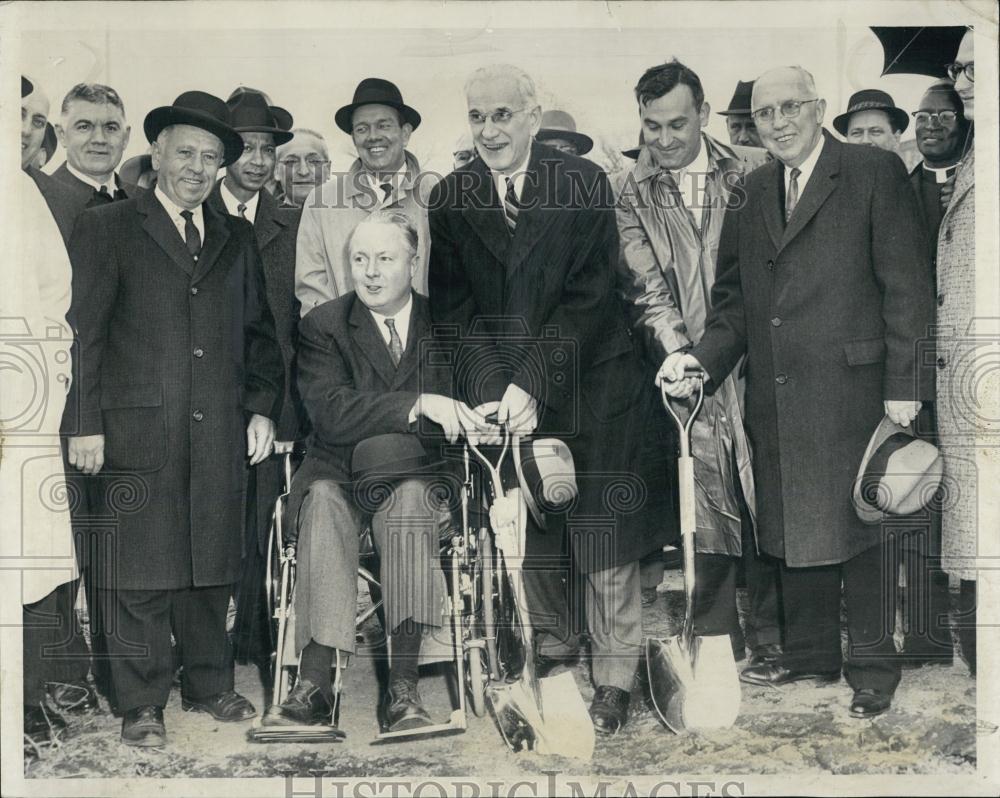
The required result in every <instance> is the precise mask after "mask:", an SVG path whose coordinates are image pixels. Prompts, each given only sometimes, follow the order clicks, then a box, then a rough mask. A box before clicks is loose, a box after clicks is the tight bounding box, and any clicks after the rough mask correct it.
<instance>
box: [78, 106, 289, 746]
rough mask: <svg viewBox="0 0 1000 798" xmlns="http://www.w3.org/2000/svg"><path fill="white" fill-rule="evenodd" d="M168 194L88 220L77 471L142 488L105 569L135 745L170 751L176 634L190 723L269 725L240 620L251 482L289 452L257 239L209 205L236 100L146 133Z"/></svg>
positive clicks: (106, 598)
mask: <svg viewBox="0 0 1000 798" xmlns="http://www.w3.org/2000/svg"><path fill="white" fill-rule="evenodd" d="M143 127H144V131H145V133H146V137H147V139H148V140H149V141H150V143H151V144H152V145H153V147H152V158H153V166H154V167H155V168H156V170H157V172H158V179H157V183H156V187H155V189H154V190H153V191H148V192H145V193H143V194H140V195H139V196H137V197H135V198H132V199H128V200H124V201H122V202H114V203H110V204H107V205H104V206H102V207H98V208H92V209H90V210H87V211H84V213H83V214H81V216H80V219H79V221H78V222H77V224H76V228H75V230H74V233H73V238H72V240H71V242H70V257H71V260H72V264H73V305H72V312H73V314H74V316H75V318H76V321H77V327H78V341H79V352H80V363H81V369H80V377H79V379H78V380H77V381H76V382H74V384H73V391H74V392H76V393H77V394H78V395H79V402H80V429H79V430H78V432H77V434H76V435H75V436H74V437H72V438H71V439H70V445H69V460H70V463H71V464H73V465H74V466H76V468H78V469H80V470H81V471H83V472H84V473H87V474H95V473H98V472H100V471H101V470H102V469H104V468H105V467H107V469H108V471H110V472H112V473H114V474H116V475H117V476H118V478H119V479H123V480H127V481H130V482H132V483H134V484H136V485H137V486H141V490H142V501H141V502H137V503H136V505H135V506H134V507H129V508H128V511H127V512H125V511H123V512H122V513H120V514H119V515H118V517H117V518H116V519H115V523H114V524H112V525H111V528H112V529H113V530H114V541H113V552H112V555H113V561H114V564H115V568H114V569H112V570H110V571H109V572H107V573H104V572H101V571H98V572H97V574H96V575H97V578H98V579H99V580H100V583H99V584H98V585H97V586H96V587H97V588H98V593H99V600H100V601H101V604H102V607H103V612H104V617H106V618H114V619H115V622H116V626H115V628H116V630H117V631H118V634H116V635H109V636H108V648H109V651H110V654H111V655H112V658H111V677H112V681H113V685H114V692H115V695H116V698H117V702H118V708H119V709H120V710H121V711H122V713H123V721H122V741H123V742H124V743H126V744H128V745H138V746H161V745H164V744H165V742H166V729H165V727H164V724H163V707H164V706H165V705H166V703H167V698H168V696H169V694H170V689H171V684H172V681H173V674H174V667H173V662H172V657H171V634H172V635H173V636H174V637H175V638H176V640H177V643H178V647H179V650H180V652H181V657H182V664H183V666H184V670H183V676H182V682H181V697H182V705H183V708H184V709H185V710H188V711H203V712H207V713H209V714H211V715H212V717H214V718H215V719H216V720H218V721H240V720H245V719H248V718H250V717H253V715H254V714H255V710H254V708H253V706H252V705H251V704H250V702H249V701H247V700H246V699H245V698H243V697H242V696H241V695H239V694H238V693H236V692H235V691H234V690H233V666H232V655H231V652H230V649H229V641H228V639H227V637H226V612H227V609H228V606H229V596H230V594H231V592H232V586H233V583H234V582H235V581H236V578H237V576H238V574H239V568H240V556H241V548H242V539H241V530H242V529H243V513H244V506H243V494H244V490H245V481H246V478H247V475H246V470H247V468H248V466H249V467H253V466H255V465H256V464H257V463H259V462H261V461H262V460H263V459H264V458H266V457H267V456H268V455H269V454H270V453H271V449H272V442H273V438H274V421H273V419H275V418H277V417H278V411H279V409H280V405H281V395H282V363H281V353H280V351H279V348H278V345H277V342H276V340H275V332H274V323H273V321H272V318H271V313H270V311H269V310H268V307H267V300H266V297H265V287H264V277H263V274H262V269H261V264H260V257H259V255H258V251H257V246H256V244H255V243H254V240H253V230H252V229H251V227H250V225H249V224H248V223H247V222H245V221H243V220H242V219H238V218H235V217H232V216H228V215H225V214H222V213H219V212H218V211H216V210H215V209H214V208H213V207H212V206H211V204H209V203H206V202H205V200H206V199H207V197H208V195H209V192H211V190H212V187H213V186H214V185H215V175H216V172H217V170H218V169H219V168H221V167H223V166H225V165H226V164H229V163H233V162H235V161H237V160H239V158H240V156H241V154H242V153H243V150H244V147H243V140H242V139H241V138H240V135H239V134H238V133H236V132H235V131H234V130H233V129H232V127H231V126H230V113H229V109H228V107H227V106H226V104H225V103H224V102H223V101H222V100H221V99H219V98H217V97H213V96H212V95H210V94H205V93H204V92H199V91H190V92H185V93H184V94H182V95H180V96H179V97H178V98H177V99H176V100H175V101H174V103H173V104H172V105H169V106H162V107H160V108H155V109H154V110H152V111H150V112H149V114H148V115H147V116H146V119H145V122H144V125H143Z"/></svg>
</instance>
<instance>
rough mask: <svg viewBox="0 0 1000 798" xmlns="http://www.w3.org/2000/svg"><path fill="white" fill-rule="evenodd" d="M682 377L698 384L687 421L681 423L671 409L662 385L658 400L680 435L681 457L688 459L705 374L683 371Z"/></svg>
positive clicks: (699, 371) (697, 370) (703, 396)
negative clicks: (659, 399) (692, 428)
mask: <svg viewBox="0 0 1000 798" xmlns="http://www.w3.org/2000/svg"><path fill="white" fill-rule="evenodd" d="M684 376H685V378H691V379H694V380H696V381H697V383H698V398H697V399H696V400H695V403H694V407H693V408H692V409H691V414H690V415H689V416H688V418H687V421H681V417H680V416H679V415H678V414H677V411H676V410H674V408H673V404H672V403H671V401H670V394H668V393H667V388H666V386H665V385H662V384H661V385H660V398H661V399H662V400H663V407H664V408H665V409H666V411H667V412H668V413H669V414H670V417H671V418H672V419H673V420H674V426H676V427H677V433H678V434H679V435H680V439H681V457H688V456H690V454H691V427H693V426H694V420H695V419H696V418H697V417H698V412H699V411H700V410H701V406H702V404H703V403H704V402H705V372H703V371H702V370H701V369H685V370H684Z"/></svg>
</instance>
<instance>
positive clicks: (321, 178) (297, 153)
mask: <svg viewBox="0 0 1000 798" xmlns="http://www.w3.org/2000/svg"><path fill="white" fill-rule="evenodd" d="M290 132H291V133H292V139H291V141H288V142H286V143H284V144H280V145H278V151H277V159H278V166H277V169H276V170H275V176H276V178H277V181H278V187H279V192H278V194H276V195H275V199H277V200H279V202H280V203H281V204H282V205H286V206H291V207H293V208H301V207H302V206H303V205H305V202H306V199H307V198H308V197H309V194H310V192H312V190H313V189H314V188H316V186H321V185H323V183H325V182H326V181H327V180H329V179H330V151H329V149H328V148H327V146H326V139H324V138H323V136H322V135H321V134H319V133H317V132H316V131H315V130H310V129H309V128H307V127H296V128H292V130H291V131H290Z"/></svg>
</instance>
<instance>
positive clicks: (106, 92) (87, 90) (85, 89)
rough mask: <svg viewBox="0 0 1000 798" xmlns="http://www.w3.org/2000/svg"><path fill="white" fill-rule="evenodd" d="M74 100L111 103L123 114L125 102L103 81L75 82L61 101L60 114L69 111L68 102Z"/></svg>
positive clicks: (96, 103) (97, 103)
mask: <svg viewBox="0 0 1000 798" xmlns="http://www.w3.org/2000/svg"><path fill="white" fill-rule="evenodd" d="M74 100H82V101H83V102H85V103H94V104H95V105H113V106H115V108H117V109H118V110H120V111H121V112H122V116H125V103H123V102H122V98H121V97H119V96H118V92H116V91H115V90H114V89H112V88H111V87H110V86H105V85H104V84H103V83H77V84H76V85H75V86H74V87H73V88H72V89H70V90H69V91H68V92H67V93H66V96H65V97H64V98H63V101H62V109H61V110H62V115H63V116H66V114H68V113H69V107H70V104H71V103H73V101H74Z"/></svg>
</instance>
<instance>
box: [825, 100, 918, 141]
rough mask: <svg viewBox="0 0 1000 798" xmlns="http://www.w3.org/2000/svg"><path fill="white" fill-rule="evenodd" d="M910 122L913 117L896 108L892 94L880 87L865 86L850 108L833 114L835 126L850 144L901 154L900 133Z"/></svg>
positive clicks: (851, 101) (852, 101)
mask: <svg viewBox="0 0 1000 798" xmlns="http://www.w3.org/2000/svg"><path fill="white" fill-rule="evenodd" d="M909 125H910V117H909V116H908V115H907V113H906V111H904V110H903V109H902V108H897V107H896V103H895V102H894V101H893V99H892V97H891V96H890V95H888V94H886V93H885V92H884V91H879V90H878V89H862V90H861V91H859V92H855V93H854V94H852V95H851V99H850V102H848V103H847V110H846V111H844V113H842V114H840V115H838V116H835V117H834V118H833V127H834V130H836V131H837V132H838V133H839V134H840V135H841V136H843V137H844V138H845V139H847V141H848V143H850V144H864V145H867V146H869V147H879V148H881V149H883V150H888V151H889V152H894V153H896V154H899V137H900V136H901V135H902V134H903V133H904V132H905V131H906V128H907V127H909Z"/></svg>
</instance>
